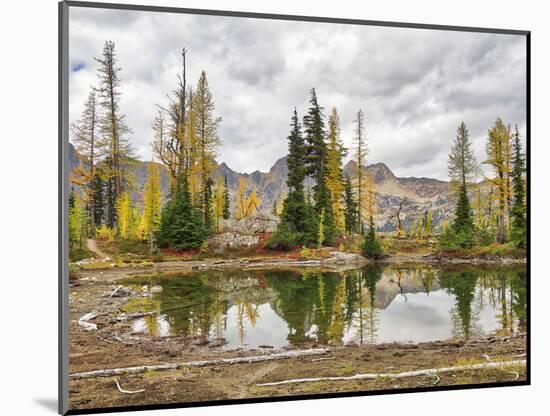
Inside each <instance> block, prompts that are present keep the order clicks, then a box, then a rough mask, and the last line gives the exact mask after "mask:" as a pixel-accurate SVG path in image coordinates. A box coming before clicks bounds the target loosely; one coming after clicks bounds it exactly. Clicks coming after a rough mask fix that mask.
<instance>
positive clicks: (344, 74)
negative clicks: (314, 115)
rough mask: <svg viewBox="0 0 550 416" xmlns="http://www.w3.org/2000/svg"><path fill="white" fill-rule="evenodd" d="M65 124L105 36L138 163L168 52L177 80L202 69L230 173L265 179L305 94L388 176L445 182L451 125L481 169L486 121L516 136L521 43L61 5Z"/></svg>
mask: <svg viewBox="0 0 550 416" xmlns="http://www.w3.org/2000/svg"><path fill="white" fill-rule="evenodd" d="M69 30H70V34H69V37H70V65H71V66H73V65H79V66H82V68H81V69H80V70H78V71H74V72H71V73H70V104H69V107H70V118H71V119H76V118H77V117H78V116H79V114H80V113H81V111H82V104H83V102H84V100H85V97H86V95H87V93H88V89H89V86H90V85H94V84H95V83H96V82H97V79H96V69H97V64H96V63H95V61H94V60H93V57H94V56H99V55H100V54H101V50H102V47H103V43H104V42H105V40H113V41H114V42H115V43H116V49H117V53H118V58H119V64H120V66H121V67H122V68H123V70H122V73H121V77H122V79H123V81H122V92H123V96H122V101H121V109H122V111H123V112H124V113H125V114H126V115H127V119H128V123H129V124H130V125H131V127H132V129H133V134H132V136H131V141H132V143H133V144H134V145H135V146H136V148H137V149H138V150H139V151H140V153H141V157H142V158H144V159H150V157H151V149H150V141H151V136H152V132H151V127H150V123H151V120H152V119H153V117H154V115H155V113H156V111H157V107H156V104H164V103H165V102H166V95H167V94H169V93H170V92H171V91H172V90H173V89H174V87H175V86H176V76H177V74H178V73H179V72H180V71H181V56H180V52H181V48H182V47H186V48H187V50H188V80H189V81H190V83H191V84H194V83H195V82H196V80H197V79H198V77H199V75H200V71H201V70H203V69H204V70H205V71H206V73H207V76H208V79H209V83H210V86H211V88H212V92H213V95H214V99H215V101H216V112H217V115H219V116H221V117H222V118H223V121H222V124H221V126H220V131H219V134H220V137H221V138H222V140H223V145H222V147H221V149H219V156H218V159H219V161H220V162H222V161H224V162H226V163H227V164H228V165H229V166H230V167H232V168H233V169H236V170H239V171H246V172H252V171H254V170H256V169H259V170H262V171H267V170H268V169H269V168H270V167H271V165H272V164H273V163H274V162H275V161H276V160H277V159H278V158H280V157H282V156H284V155H285V154H286V152H287V143H286V137H287V135H288V129H289V126H288V125H289V120H290V115H291V112H292V109H293V108H294V107H297V109H298V112H299V113H300V115H303V114H304V113H305V112H306V111H307V106H308V91H309V90H310V88H312V87H315V88H316V90H317V93H318V97H319V101H320V104H321V105H323V106H324V107H325V110H326V113H328V111H330V109H331V108H332V107H333V106H335V107H336V108H337V109H338V111H339V113H340V117H341V122H342V133H343V139H344V141H345V144H346V145H347V147H348V148H350V147H351V145H352V137H353V120H354V118H355V113H356V112H357V110H358V109H359V108H362V109H363V110H364V111H365V113H366V119H367V134H368V137H369V148H370V153H369V163H375V162H385V163H387V164H388V166H389V167H390V168H391V169H392V170H394V172H395V173H396V174H397V175H399V176H429V177H437V178H440V179H446V175H447V168H446V162H447V152H448V148H449V146H450V144H451V142H452V140H453V138H454V136H455V133H456V127H457V125H458V123H459V122H460V121H461V120H464V121H465V122H466V124H467V126H468V128H469V129H470V133H471V136H472V139H473V141H474V148H475V150H476V154H477V156H478V159H479V160H480V161H482V160H484V147H485V144H484V143H485V137H486V133H487V130H488V129H489V128H490V126H491V125H492V123H493V122H494V120H495V119H496V117H501V118H503V119H504V120H505V121H506V122H510V123H512V124H516V123H517V124H518V125H519V126H520V131H521V132H522V133H524V132H525V120H526V114H525V82H526V69H525V54H526V50H525V41H524V39H523V38H522V37H518V36H511V35H493V34H481V33H464V32H445V31H429V30H418V29H404V28H383V27H370V26H351V25H350V26H348V25H338V24H324V23H309V22H285V21H271V20H257V19H242V18H231V17H213V16H198V15H181V14H167V13H145V12H138V11H114V10H99V9H87V8H71V10H70V27H69Z"/></svg>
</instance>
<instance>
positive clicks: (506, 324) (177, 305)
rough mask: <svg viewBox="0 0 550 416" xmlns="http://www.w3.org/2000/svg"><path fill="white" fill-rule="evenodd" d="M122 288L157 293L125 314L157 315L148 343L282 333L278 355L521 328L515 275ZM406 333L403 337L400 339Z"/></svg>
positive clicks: (350, 274)
mask: <svg viewBox="0 0 550 416" xmlns="http://www.w3.org/2000/svg"><path fill="white" fill-rule="evenodd" d="M131 283H132V284H135V285H136V286H138V287H139V285H142V284H147V285H152V284H158V285H161V286H162V287H163V291H162V292H161V293H158V294H155V295H154V296H152V297H144V298H140V299H138V300H134V301H132V302H130V303H129V304H128V305H127V306H126V309H127V311H154V312H157V314H156V315H154V316H151V317H147V318H144V319H143V320H142V322H141V323H140V324H141V325H142V327H143V328H145V330H146V331H147V332H149V333H150V334H151V335H154V336H162V335H169V334H180V335H187V336H193V337H196V336H207V337H209V338H212V339H214V338H225V337H226V336H227V334H228V331H229V330H230V329H231V328H234V329H235V331H236V333H238V336H236V338H238V339H235V340H234V341H231V342H233V343H234V344H235V345H230V347H236V346H239V345H243V344H245V343H247V344H250V345H251V346H257V345H261V344H263V343H264V342H265V339H262V337H267V336H268V335H274V334H273V332H277V331H279V332H281V331H284V332H285V333H284V334H282V333H280V334H278V335H280V336H279V337H278V338H277V339H280V340H281V341H280V343H282V344H281V345H275V346H276V347H280V346H283V345H286V344H294V345H298V344H303V343H312V342H315V343H319V344H323V345H324V344H339V343H342V342H351V341H354V342H357V343H359V344H365V343H376V342H389V341H397V342H404V341H408V340H410V339H409V338H411V339H412V340H413V341H420V340H434V339H438V338H437V337H438V336H439V337H441V336H445V334H448V335H447V336H456V337H460V338H465V339H469V338H472V337H477V336H480V335H482V334H485V333H488V332H492V331H496V332H497V333H498V334H509V333H512V332H513V331H525V325H526V273H525V270H524V269H522V268H519V269H517V268H514V269H494V268H493V269H490V268H479V267H478V268H474V267H472V266H469V265H468V266H461V267H453V268H451V269H442V268H437V267H433V266H429V265H422V266H411V265H389V266H380V265H369V266H366V267H363V268H361V269H357V270H352V271H346V272H340V273H336V272H324V271H323V272H321V271H318V270H313V269H308V270H306V271H298V270H288V269H287V270H267V271H258V270H234V271H223V272H222V271H201V272H196V273H192V274H186V275H177V274H176V275H174V274H172V275H162V274H160V275H155V276H153V277H151V276H148V277H144V278H142V279H140V278H139V277H138V278H134V279H132V281H131ZM268 312H269V313H268ZM436 318H437V319H436ZM405 326H410V328H406V329H409V331H399V329H404V328H405ZM411 334H413V335H411ZM436 334H439V335H436ZM441 334H442V335H441ZM271 338H273V337H271Z"/></svg>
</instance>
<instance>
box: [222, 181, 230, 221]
mask: <svg viewBox="0 0 550 416" xmlns="http://www.w3.org/2000/svg"><path fill="white" fill-rule="evenodd" d="M230 203H231V202H230V200H229V187H228V186H227V176H224V177H223V219H224V220H228V219H229V218H230V217H231V211H230V209H231V208H230Z"/></svg>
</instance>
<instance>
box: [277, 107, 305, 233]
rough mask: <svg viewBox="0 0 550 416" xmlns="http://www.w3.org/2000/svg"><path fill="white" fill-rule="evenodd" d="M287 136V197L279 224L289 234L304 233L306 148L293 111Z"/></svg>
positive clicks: (296, 116)
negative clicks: (286, 229) (281, 224)
mask: <svg viewBox="0 0 550 416" xmlns="http://www.w3.org/2000/svg"><path fill="white" fill-rule="evenodd" d="M290 126H291V130H290V134H289V136H288V157H287V162H286V163H287V167H288V176H287V180H286V184H287V186H288V195H287V197H286V199H285V201H284V208H283V213H282V220H281V222H282V223H284V226H285V227H286V228H288V230H289V231H291V232H298V233H305V232H306V215H307V212H306V201H305V196H304V180H305V177H306V169H305V164H304V161H305V157H306V147H305V142H304V139H303V137H302V132H301V127H300V123H299V122H298V113H297V112H296V109H294V113H293V116H292V121H291V124H290Z"/></svg>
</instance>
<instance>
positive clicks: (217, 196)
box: [214, 176, 225, 231]
mask: <svg viewBox="0 0 550 416" xmlns="http://www.w3.org/2000/svg"><path fill="white" fill-rule="evenodd" d="M224 190H225V187H224V180H223V178H222V177H221V176H218V179H217V180H216V189H215V191H214V226H215V227H216V229H217V230H218V231H221V230H222V228H223V212H224V209H225V197H224Z"/></svg>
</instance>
